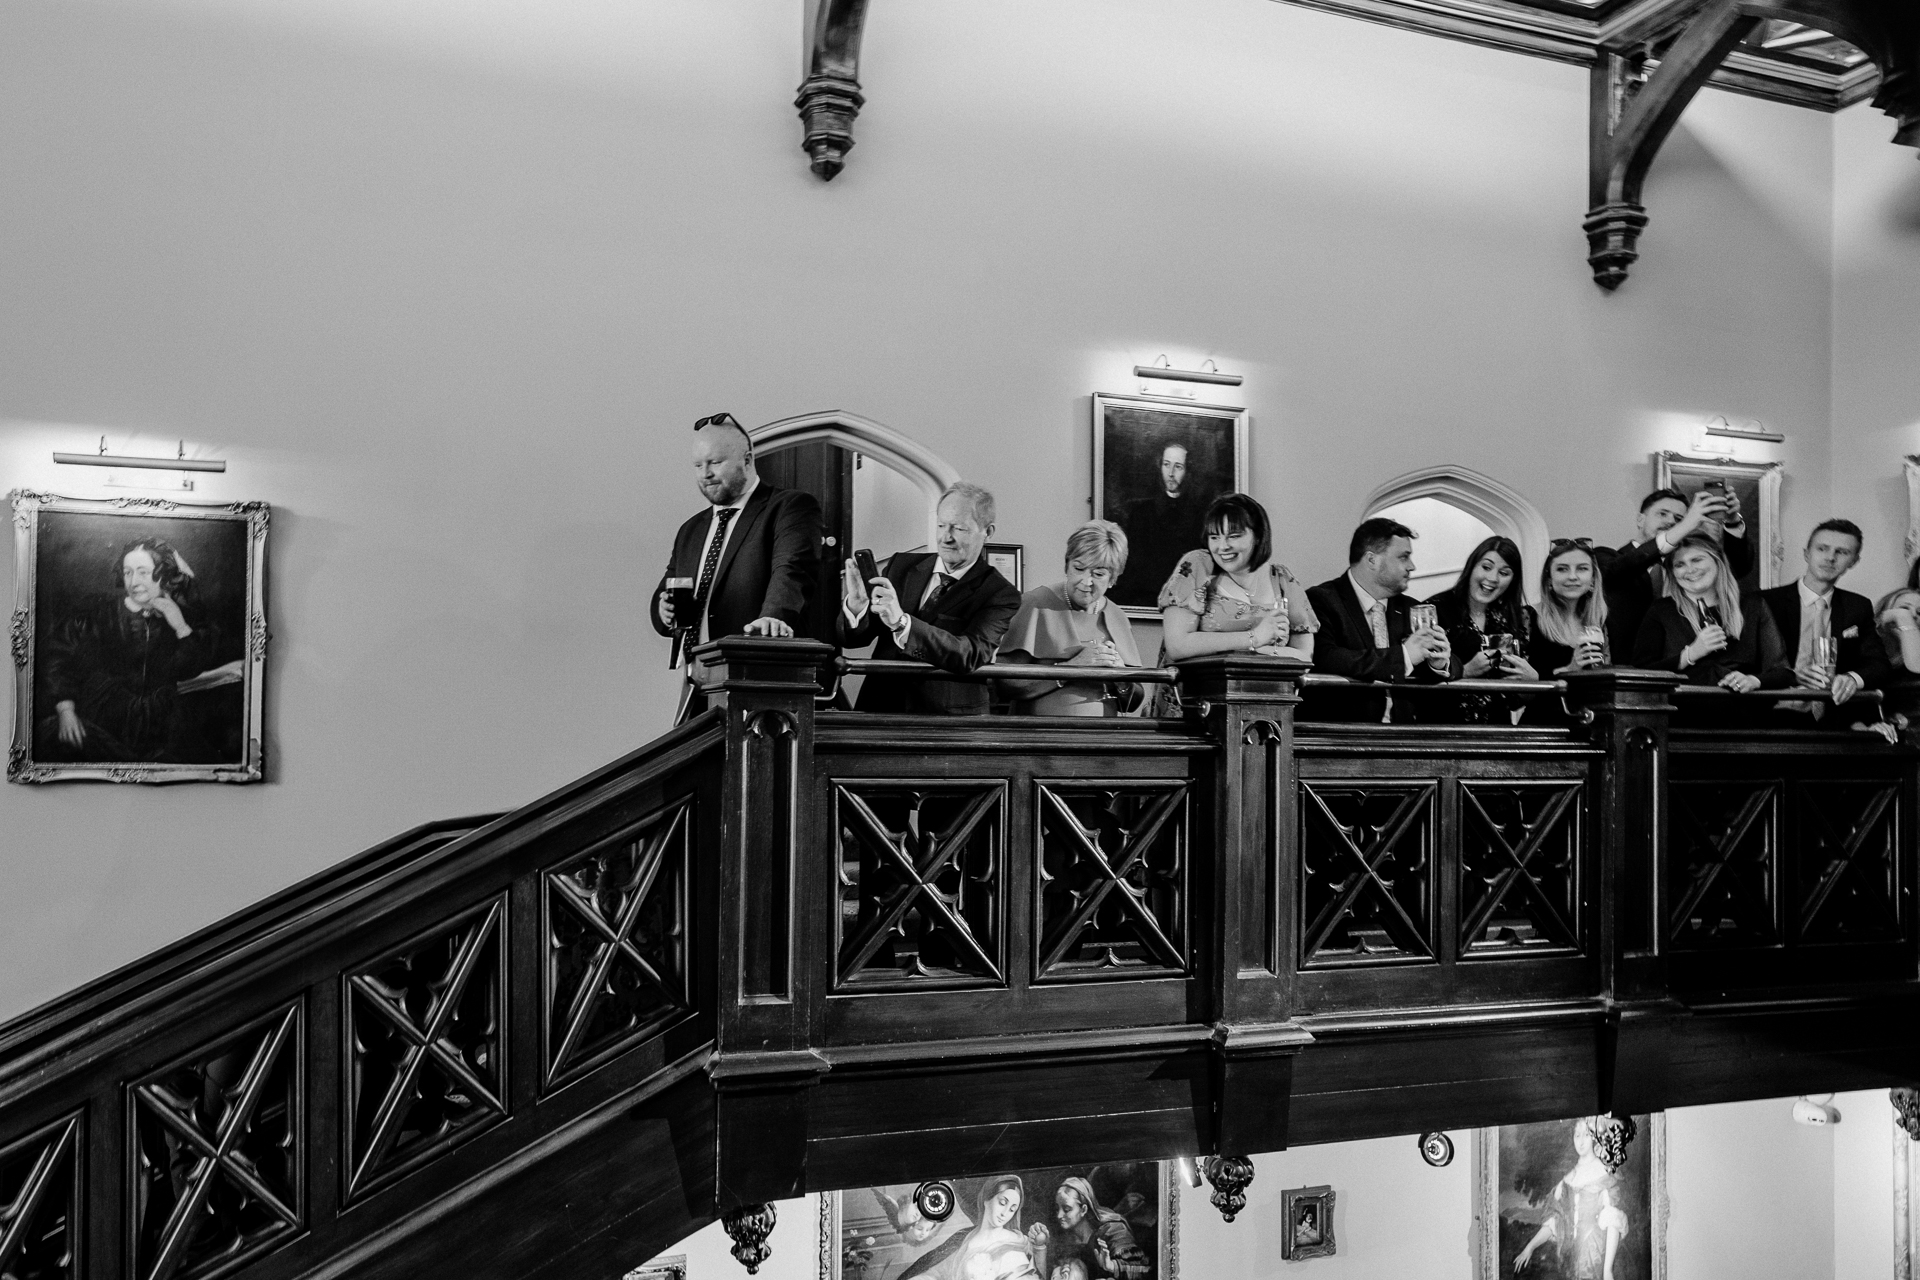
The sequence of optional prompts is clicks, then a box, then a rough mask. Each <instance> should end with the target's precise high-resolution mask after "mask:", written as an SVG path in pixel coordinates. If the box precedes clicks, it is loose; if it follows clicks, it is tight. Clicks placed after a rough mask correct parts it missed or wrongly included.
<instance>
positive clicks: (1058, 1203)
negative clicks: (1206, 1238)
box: [819, 1160, 1180, 1280]
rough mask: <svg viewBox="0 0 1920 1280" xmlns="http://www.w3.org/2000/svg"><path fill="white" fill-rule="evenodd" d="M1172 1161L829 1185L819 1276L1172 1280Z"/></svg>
mask: <svg viewBox="0 0 1920 1280" xmlns="http://www.w3.org/2000/svg"><path fill="white" fill-rule="evenodd" d="M1179 1242H1180V1193H1179V1189H1178V1186H1177V1184H1176V1182H1175V1178H1174V1172H1173V1164H1172V1162H1171V1161H1165V1162H1162V1161H1158V1160H1138V1161H1131V1162H1107V1163H1103V1164H1097V1165H1070V1166H1066V1167H1063V1168H1056V1169H1028V1170H1024V1171H1022V1172H1019V1173H998V1174H991V1175H989V1176H986V1177H974V1178H954V1179H951V1180H950V1181H938V1182H922V1183H918V1184H914V1183H904V1184H895V1185H888V1186H875V1187H858V1188H855V1189H853V1190H849V1191H831V1192H828V1193H827V1194H825V1195H823V1196H821V1197H820V1266H819V1280H919V1278H926V1280H970V1278H971V1277H974V1276H1014V1275H1019V1276H1039V1277H1041V1278H1042V1280H1058V1278H1060V1277H1071V1278H1072V1280H1099V1277H1102V1276H1132V1277H1138V1280H1179V1277H1180V1249H1179Z"/></svg>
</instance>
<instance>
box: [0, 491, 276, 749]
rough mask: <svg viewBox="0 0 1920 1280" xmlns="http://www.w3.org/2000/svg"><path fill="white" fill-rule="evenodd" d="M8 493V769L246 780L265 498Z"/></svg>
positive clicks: (262, 624)
mask: <svg viewBox="0 0 1920 1280" xmlns="http://www.w3.org/2000/svg"><path fill="white" fill-rule="evenodd" d="M13 501H14V510H15V521H14V525H15V531H16V539H17V542H16V567H17V573H16V577H15V582H16V584H17V586H16V591H17V602H18V603H17V606H16V609H15V612H14V618H15V637H14V646H15V652H16V657H17V658H23V659H24V661H23V662H21V663H20V665H19V667H18V670H19V672H20V675H19V681H18V687H17V690H16V698H15V716H14V746H13V752H12V756H11V760H10V766H9V771H8V777H9V779H10V780H12V781H15V782H50V781H60V780H68V779H81V778H93V779H105V780H108V781H116V782H171V781H218V782H249V781H257V780H258V779H259V777H260V774H261V769H260V754H261V752H260V715H259V709H260V684H261V674H262V667H263V663H264V657H265V647H266V619H265V610H264V601H263V591H262V587H263V584H262V581H261V572H260V569H261V565H262V564H263V562H264V556H265V541H266V537H265V535H266V520H267V513H266V508H265V506H264V505H262V504H259V503H240V504H232V505H222V506H212V505H199V504H185V503H176V502H171V501H168V500H165V499H125V500H120V502H118V503H117V502H115V501H111V500H110V501H94V500H86V499H69V498H56V497H52V496H50V495H45V494H32V493H16V494H15V495H14V499H13ZM122 503H124V505H121V504H122Z"/></svg>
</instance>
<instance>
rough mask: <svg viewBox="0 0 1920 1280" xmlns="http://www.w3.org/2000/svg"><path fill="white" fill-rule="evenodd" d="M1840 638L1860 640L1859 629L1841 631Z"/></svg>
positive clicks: (1850, 628) (1851, 628)
mask: <svg viewBox="0 0 1920 1280" xmlns="http://www.w3.org/2000/svg"><path fill="white" fill-rule="evenodd" d="M1840 638H1841V639H1842V640H1857V639H1859V638H1860V628H1858V627H1848V628H1847V629H1846V630H1845V631H1842V632H1841V633H1840Z"/></svg>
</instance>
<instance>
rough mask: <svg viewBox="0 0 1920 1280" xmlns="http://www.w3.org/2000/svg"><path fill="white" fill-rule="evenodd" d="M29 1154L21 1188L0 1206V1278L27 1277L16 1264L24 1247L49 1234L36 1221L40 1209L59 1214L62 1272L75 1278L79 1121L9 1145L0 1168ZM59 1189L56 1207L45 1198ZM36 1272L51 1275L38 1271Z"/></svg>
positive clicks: (0, 1157)
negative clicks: (62, 1224) (62, 1238)
mask: <svg viewBox="0 0 1920 1280" xmlns="http://www.w3.org/2000/svg"><path fill="white" fill-rule="evenodd" d="M35 1148H37V1150H35ZM30 1151H31V1152H33V1164H32V1167H30V1168H29V1169H28V1170H27V1176H26V1178H25V1179H24V1180H23V1181H22V1182H21V1184H20V1191H19V1193H18V1194H17V1195H15V1196H14V1198H13V1200H12V1202H11V1203H9V1204H0V1276H12V1275H15V1274H21V1275H24V1274H26V1272H25V1271H24V1270H23V1269H21V1268H20V1266H19V1264H20V1261H21V1258H22V1256H23V1255H24V1254H25V1253H26V1249H27V1245H28V1243H29V1241H30V1240H31V1239H32V1238H33V1237H34V1236H36V1235H39V1234H42V1233H44V1232H45V1231H46V1230H47V1227H46V1224H45V1223H44V1222H42V1221H41V1220H40V1214H41V1210H42V1209H43V1208H44V1209H47V1210H49V1211H52V1212H56V1213H58V1214H60V1215H61V1216H62V1217H63V1218H64V1220H65V1228H64V1234H65V1249H64V1254H65V1257H64V1262H65V1265H64V1266H63V1267H62V1268H61V1273H62V1274H65V1275H68V1276H72V1275H75V1274H77V1270H76V1267H75V1261H76V1257H77V1253H78V1251H77V1249H76V1248H75V1245H76V1243H77V1241H78V1239H79V1231H80V1195H79V1178H78V1172H79V1163H78V1161H79V1158H80V1119H79V1117H78V1116H73V1117H70V1118H68V1119H66V1120H62V1121H60V1122H59V1123H58V1124H55V1125H53V1126H52V1127H50V1128H47V1129H42V1130H41V1131H40V1132H39V1133H36V1134H33V1135H31V1136H30V1137H27V1138H24V1139H22V1140H21V1141H19V1142H17V1143H15V1144H13V1146H12V1147H11V1148H10V1149H8V1150H6V1151H0V1168H4V1167H6V1166H7V1165H9V1164H13V1163H14V1161H15V1160H16V1159H18V1158H20V1157H23V1156H25V1155H26V1154H27V1153H28V1152H30ZM16 1167H17V1166H16ZM63 1190H64V1193H65V1194H64V1196H62V1199H63V1200H64V1201H65V1203H63V1204H61V1205H59V1207H58V1208H57V1209H56V1208H55V1206H54V1205H52V1204H50V1203H48V1197H49V1196H52V1195H57V1194H60V1193H61V1191H63ZM30 1265H31V1264H30ZM35 1274H51V1273H44V1272H39V1271H37V1270H36V1272H35Z"/></svg>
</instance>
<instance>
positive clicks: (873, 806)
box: [833, 779, 1007, 991]
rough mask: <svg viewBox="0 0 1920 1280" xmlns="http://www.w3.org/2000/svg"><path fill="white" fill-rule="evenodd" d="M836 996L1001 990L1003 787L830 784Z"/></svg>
mask: <svg viewBox="0 0 1920 1280" xmlns="http://www.w3.org/2000/svg"><path fill="white" fill-rule="evenodd" d="M833 823H834V827H833V830H834V862H835V865H836V866H837V867H838V868H839V895H838V910H837V912H836V913H835V919H834V923H835V948H836V952H835V953H836V955H837V957H838V959H837V962H836V965H835V970H834V976H835V982H834V985H835V988H836V989H837V990H849V989H857V990H862V991H888V990H893V991H898V990H912V989H919V988H926V987H952V986H999V985H1003V984H1004V983H1005V981H1006V977H1005V975H1006V955H1005V951H1006V883H1005V881H1006V848H1007V837H1006V823H1007V784H1006V783H1005V782H1004V781H1002V780H1000V779H982V780H979V781H970V782H952V783H944V782H943V783H929V782H913V781H896V780H889V779H874V780H868V779H840V780H836V781H835V782H834V784H833Z"/></svg>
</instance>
